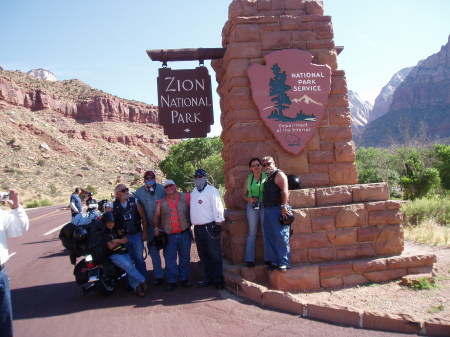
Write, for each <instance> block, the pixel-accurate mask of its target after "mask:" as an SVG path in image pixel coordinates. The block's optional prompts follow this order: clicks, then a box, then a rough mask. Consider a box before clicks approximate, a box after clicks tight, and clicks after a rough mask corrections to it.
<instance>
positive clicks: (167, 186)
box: [164, 184, 175, 188]
mask: <svg viewBox="0 0 450 337" xmlns="http://www.w3.org/2000/svg"><path fill="white" fill-rule="evenodd" d="M172 186H175V185H174V184H169V185H166V186H164V188H169V187H172Z"/></svg>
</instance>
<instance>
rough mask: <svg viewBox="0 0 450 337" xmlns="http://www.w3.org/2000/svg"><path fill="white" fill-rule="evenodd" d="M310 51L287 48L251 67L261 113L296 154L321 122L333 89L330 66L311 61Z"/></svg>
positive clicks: (270, 127)
mask: <svg viewBox="0 0 450 337" xmlns="http://www.w3.org/2000/svg"><path fill="white" fill-rule="evenodd" d="M312 58H313V56H312V55H311V53H309V52H306V51H302V50H298V49H285V50H280V51H276V52H273V53H270V54H268V55H266V56H265V57H264V59H265V61H266V65H261V64H253V65H251V66H250V67H249V68H248V70H247V73H248V77H249V79H250V86H251V90H252V96H253V101H254V102H255V104H256V106H257V107H258V110H259V116H260V118H261V119H262V120H263V121H264V123H265V124H266V126H267V127H268V128H269V130H270V131H271V132H272V134H273V135H274V137H275V138H276V139H277V141H278V142H279V143H280V145H281V146H282V147H283V149H285V150H286V151H287V152H289V153H291V154H294V155H297V154H299V153H300V152H301V151H302V150H303V148H304V147H305V145H306V143H307V142H308V140H309V139H310V138H311V137H312V136H313V135H314V133H315V132H316V130H317V127H318V126H319V124H320V121H321V120H322V118H323V116H324V114H325V107H326V105H327V101H328V95H329V94H330V90H331V69H330V67H329V66H327V65H316V64H311V60H312Z"/></svg>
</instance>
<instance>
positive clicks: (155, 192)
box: [134, 171, 166, 286]
mask: <svg viewBox="0 0 450 337" xmlns="http://www.w3.org/2000/svg"><path fill="white" fill-rule="evenodd" d="M134 195H135V196H136V197H137V198H138V200H139V202H140V203H141V204H142V206H143V207H144V211H145V215H146V217H147V226H148V227H147V228H145V229H144V230H143V233H142V236H143V238H144V240H147V247H148V253H149V255H150V257H151V259H152V264H153V277H154V278H155V283H154V285H155V286H159V285H161V284H163V283H164V270H163V269H162V266H161V255H160V253H159V250H158V249H156V247H155V245H153V244H150V242H153V241H152V240H153V237H154V231H153V228H154V226H156V227H158V226H159V223H158V224H154V223H153V216H154V215H155V209H156V201H157V200H159V199H161V198H164V197H165V196H166V192H165V190H164V186H163V185H161V184H157V183H156V175H155V173H154V172H153V171H146V172H145V173H144V185H143V186H141V187H139V188H138V189H137V191H136V193H135V194H134Z"/></svg>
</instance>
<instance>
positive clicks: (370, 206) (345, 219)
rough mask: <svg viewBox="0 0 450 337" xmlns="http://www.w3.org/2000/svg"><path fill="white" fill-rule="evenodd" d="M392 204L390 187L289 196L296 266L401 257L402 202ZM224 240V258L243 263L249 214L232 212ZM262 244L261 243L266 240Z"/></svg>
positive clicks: (311, 190) (344, 188)
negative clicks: (389, 256) (292, 219)
mask: <svg viewBox="0 0 450 337" xmlns="http://www.w3.org/2000/svg"><path fill="white" fill-rule="evenodd" d="M388 198H389V189H388V186H387V184H385V183H379V184H364V185H342V186H335V187H327V188H307V189H300V190H295V191H290V204H291V205H292V207H293V208H294V212H295V220H294V223H293V224H292V229H293V235H292V237H291V239H290V247H291V263H292V264H301V263H318V262H327V261H342V260H350V259H359V258H367V257H375V256H385V255H396V254H401V252H402V251H403V231H402V228H401V223H402V220H403V219H402V213H401V212H400V210H399V209H400V206H401V202H399V201H393V200H388ZM224 237H225V238H224V239H223V241H224V243H227V244H225V245H224V247H223V252H224V255H225V256H226V257H227V258H228V259H229V260H230V261H231V262H232V263H242V262H243V257H244V249H245V240H246V237H247V220H246V215H245V211H227V221H226V223H225V226H224ZM258 241H261V242H262V237H261V235H258ZM228 243H229V244H228ZM262 257H263V253H262V245H258V250H257V252H256V258H257V261H259V262H263V260H262Z"/></svg>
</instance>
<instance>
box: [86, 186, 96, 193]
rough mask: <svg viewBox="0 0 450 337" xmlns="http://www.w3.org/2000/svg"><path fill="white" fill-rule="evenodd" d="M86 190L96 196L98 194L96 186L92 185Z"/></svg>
mask: <svg viewBox="0 0 450 337" xmlns="http://www.w3.org/2000/svg"><path fill="white" fill-rule="evenodd" d="M86 189H87V190H88V191H89V192H92V193H94V194H97V189H96V188H95V187H94V186H92V185H87V186H86Z"/></svg>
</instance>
